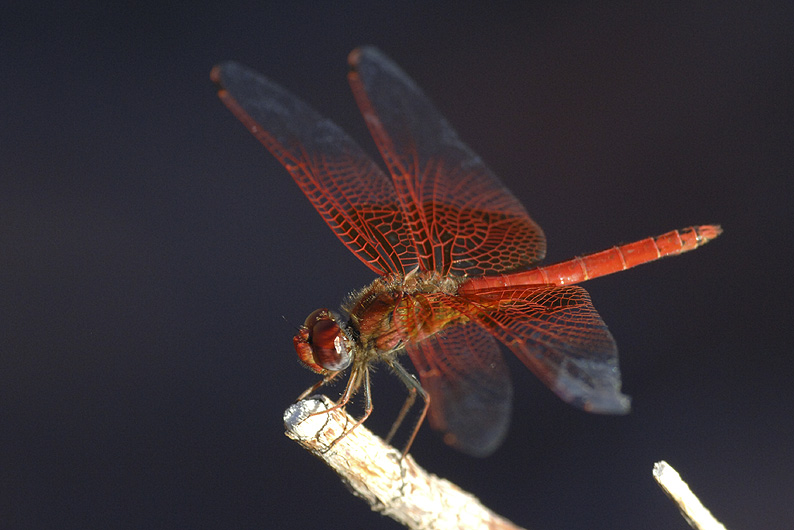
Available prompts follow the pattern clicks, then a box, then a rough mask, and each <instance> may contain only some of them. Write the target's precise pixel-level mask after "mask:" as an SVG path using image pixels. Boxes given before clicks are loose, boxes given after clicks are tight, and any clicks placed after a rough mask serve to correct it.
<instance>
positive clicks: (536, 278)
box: [459, 225, 722, 294]
mask: <svg viewBox="0 0 794 530" xmlns="http://www.w3.org/2000/svg"><path fill="white" fill-rule="evenodd" d="M721 233H722V229H721V228H720V227H719V225H701V226H690V227H689V228H684V229H681V230H672V231H670V232H667V233H665V234H662V235H660V236H656V237H648V238H645V239H641V240H639V241H635V242H633V243H626V244H624V245H618V246H615V247H612V248H610V249H607V250H602V251H601V252H596V253H594V254H588V255H586V256H581V257H576V258H573V259H571V260H568V261H563V262H562V263H556V264H554V265H547V266H543V267H536V268H534V269H530V270H528V271H524V272H516V273H512V274H503V275H499V276H484V277H479V278H472V279H470V280H468V281H467V282H465V283H464V284H463V285H461V287H460V290H459V292H460V293H462V294H465V293H473V292H476V291H480V290H482V289H492V288H504V287H518V286H522V285H538V284H554V285H572V284H576V283H581V282H583V281H586V280H591V279H593V278H598V277H599V276H606V275H607V274H612V273H613V272H619V271H622V270H626V269H630V268H631V267H636V266H637V265H642V264H643V263H648V262H651V261H655V260H657V259H659V258H663V257H665V256H674V255H677V254H681V253H683V252H688V251H690V250H694V249H696V248H698V247H700V246H703V245H705V244H706V243H708V242H709V241H711V240H712V239H714V238H715V237H717V236H718V235H720V234H721Z"/></svg>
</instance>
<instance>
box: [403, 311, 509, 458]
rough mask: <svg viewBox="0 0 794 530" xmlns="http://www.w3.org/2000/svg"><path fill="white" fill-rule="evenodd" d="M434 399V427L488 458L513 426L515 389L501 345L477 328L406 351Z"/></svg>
mask: <svg viewBox="0 0 794 530" xmlns="http://www.w3.org/2000/svg"><path fill="white" fill-rule="evenodd" d="M405 350H406V351H407V352H408V355H409V356H410V358H411V361H412V362H413V364H414V366H415V367H416V369H417V371H418V373H419V379H420V380H421V382H422V387H423V388H424V389H425V391H427V393H428V394H429V395H430V410H429V412H428V416H429V419H430V425H431V426H432V427H433V428H434V429H436V430H438V431H441V432H442V433H444V441H445V442H446V443H447V444H449V445H451V446H452V447H455V448H456V449H458V450H460V451H462V452H464V453H467V454H469V455H472V456H480V457H483V456H488V455H490V454H491V453H493V452H494V451H495V450H496V448H497V447H499V445H500V444H501V443H502V440H503V439H504V437H505V435H506V434H507V428H508V426H509V424H510V413H511V408H512V398H513V387H512V385H511V382H510V374H509V373H508V370H507V366H506V365H505V362H504V359H503V358H502V354H501V353H500V352H499V346H498V344H497V342H496V341H495V340H494V339H493V337H491V336H490V334H489V333H488V332H487V331H485V330H484V329H483V328H481V327H480V326H479V325H477V324H475V323H471V322H470V323H467V324H463V325H457V326H452V327H449V328H447V329H446V330H444V331H442V332H440V333H437V334H435V335H432V336H431V337H430V338H427V339H425V340H423V341H420V342H413V343H408V344H407V345H406V347H405Z"/></svg>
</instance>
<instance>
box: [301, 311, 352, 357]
mask: <svg viewBox="0 0 794 530" xmlns="http://www.w3.org/2000/svg"><path fill="white" fill-rule="evenodd" d="M294 342H295V349H296V350H297V352H298V357H299V358H300V359H301V361H303V363H304V364H305V365H306V366H307V367H308V368H309V369H311V370H314V371H315V372H319V373H322V372H325V371H331V372H338V371H340V370H344V369H345V368H347V367H348V366H350V362H351V361H352V360H353V352H352V344H351V341H350V339H349V338H348V337H347V335H346V334H345V332H344V331H343V330H342V328H341V327H340V326H339V324H338V322H337V320H336V318H335V317H334V315H333V314H332V313H331V312H330V311H328V310H327V309H318V310H317V311H315V312H314V313H312V314H311V315H309V317H308V318H307V319H306V323H305V324H304V327H303V328H302V329H301V331H300V332H299V333H298V334H297V335H296V336H295V339H294Z"/></svg>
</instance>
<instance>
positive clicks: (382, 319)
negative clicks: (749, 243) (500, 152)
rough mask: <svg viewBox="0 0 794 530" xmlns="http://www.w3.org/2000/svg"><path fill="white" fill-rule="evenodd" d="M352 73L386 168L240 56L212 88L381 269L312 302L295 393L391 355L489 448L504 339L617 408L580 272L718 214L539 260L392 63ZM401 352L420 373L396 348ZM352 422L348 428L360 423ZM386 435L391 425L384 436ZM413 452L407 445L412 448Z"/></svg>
mask: <svg viewBox="0 0 794 530" xmlns="http://www.w3.org/2000/svg"><path fill="white" fill-rule="evenodd" d="M349 63H350V73H349V75H348V78H349V81H350V85H351V87H352V89H353V94H354V95H355V98H356V101H357V103H358V106H359V108H360V109H361V112H362V114H363V115H364V119H365V120H366V123H367V126H368V127H369V130H370V133H371V134H372V137H373V138H374V140H375V143H376V144H377V147H378V149H379V151H380V154H381V156H382V157H383V160H384V162H385V165H386V168H387V169H388V171H389V173H390V175H391V178H388V177H387V176H386V175H385V173H384V172H383V171H382V170H381V169H380V167H379V166H378V165H377V164H376V163H375V162H373V161H372V159H371V158H370V157H369V156H367V155H366V154H365V153H364V151H363V150H362V149H361V148H360V147H359V146H358V145H357V144H356V143H355V142H354V141H353V140H352V139H351V138H350V137H349V136H348V135H347V134H345V133H344V132H343V131H342V130H341V129H340V128H339V127H337V126H336V125H335V124H333V123H332V122H330V121H329V120H327V119H325V118H323V117H322V116H320V115H319V114H318V113H317V112H316V111H315V110H313V109H312V108H311V107H309V106H308V105H307V104H306V103H304V102H303V101H301V100H300V99H298V98H297V97H295V96H294V95H292V94H291V93H289V92H288V91H287V90H285V89H284V88H282V87H280V86H279V85H277V84H275V83H273V82H272V81H270V80H268V79H266V78H265V77H263V76H261V75H259V74H257V73H256V72H254V71H252V70H249V69H248V68H246V67H244V66H242V65H239V64H236V63H233V62H229V63H224V64H221V65H219V66H216V67H215V68H214V69H213V70H212V74H211V76H212V79H213V81H214V82H215V83H216V84H217V85H218V87H219V92H218V94H219V96H220V98H221V100H222V101H223V102H224V103H225V104H226V106H227V107H228V108H229V109H230V110H231V111H232V112H233V113H234V114H235V116H237V118H238V119H240V121H242V122H243V124H245V126H246V127H247V128H248V130H249V131H250V132H251V133H253V135H254V136H256V137H257V138H258V139H259V141H260V142H262V143H263V144H264V146H265V147H266V148H267V149H268V150H269V151H270V152H271V153H272V154H273V155H274V156H275V157H276V158H277V159H278V160H279V162H281V163H282V164H283V165H284V167H285V168H286V169H287V171H289V173H290V174H291V175H292V177H293V178H294V179H295V182H297V184H298V186H300V188H301V190H303V192H304V193H305V194H306V197H308V199H309V200H310V201H311V203H312V204H313V205H314V207H315V208H316V209H317V211H318V212H319V213H320V215H321V216H322V217H323V219H325V222H326V223H328V225H329V226H330V227H331V230H332V231H333V232H334V233H335V234H336V235H337V237H338V238H339V239H340V240H341V241H342V242H343V243H344V244H345V245H346V246H347V248H348V249H350V251H351V252H353V253H354V254H355V255H356V256H357V257H358V258H359V259H360V260H361V261H363V262H364V264H366V265H367V267H369V268H370V269H371V270H372V271H373V272H375V273H377V274H378V275H379V276H380V277H379V278H378V279H376V280H375V281H374V282H372V284H370V285H368V286H366V287H364V288H363V289H361V290H359V291H358V292H356V293H354V294H353V295H351V296H350V297H349V299H348V300H347V301H346V302H345V303H344V304H343V315H344V316H340V315H338V314H336V313H334V312H332V311H330V310H328V309H319V310H317V311H315V312H313V313H312V314H311V315H309V317H308V318H307V319H306V323H305V325H304V326H303V327H301V329H300V331H299V332H298V334H297V335H296V336H295V339H294V344H295V349H296V350H297V353H298V356H299V358H300V360H301V361H302V363H303V364H304V365H306V366H307V367H308V368H309V369H311V370H313V371H314V372H316V373H318V374H320V375H322V376H323V379H322V380H321V381H319V382H318V383H317V384H316V385H314V386H312V387H311V388H310V389H308V390H307V391H306V392H304V394H303V395H302V396H301V398H303V397H305V396H307V395H309V394H311V393H312V392H314V391H315V390H317V389H318V388H319V387H321V386H323V385H325V384H327V383H329V382H330V381H332V380H334V379H336V378H337V376H339V375H340V374H341V373H342V372H343V371H345V370H347V369H348V368H350V378H349V380H348V382H347V386H346V387H345V390H344V392H343V393H342V396H341V398H340V399H339V400H338V402H337V407H342V406H344V405H346V404H347V403H348V402H349V401H350V400H351V398H352V397H353V395H354V394H355V393H356V391H357V390H359V389H363V393H364V402H365V403H364V413H363V416H362V418H361V419H360V421H359V423H358V424H360V423H361V422H363V421H364V420H365V419H366V418H367V417H368V416H369V414H370V413H371V411H372V399H371V395H370V366H371V364H372V363H374V362H383V363H385V364H387V365H388V366H390V367H391V368H392V369H393V371H394V372H395V373H396V374H397V376H398V377H399V378H400V379H401V380H402V381H403V382H404V383H405V385H406V386H407V387H408V389H409V400H408V401H407V402H406V406H404V407H403V411H402V412H401V413H400V416H399V417H398V421H397V422H395V427H393V428H392V433H391V434H393V433H394V430H395V429H396V426H397V425H398V424H399V422H400V421H401V419H402V417H404V415H405V412H406V410H408V408H410V406H411V404H412V403H413V399H414V398H415V397H416V396H417V395H419V396H420V397H421V398H422V399H423V400H424V408H423V411H422V415H421V417H420V419H419V421H418V422H417V425H416V427H415V429H414V431H413V433H412V435H411V437H410V439H409V441H408V446H410V444H411V442H412V441H413V438H414V436H415V435H416V431H417V430H418V428H419V424H421V422H422V420H423V419H424V417H425V415H427V416H428V417H429V419H430V424H431V425H432V426H433V427H434V428H435V429H437V430H439V431H441V432H442V433H444V440H445V441H446V442H447V443H448V444H449V445H451V446H453V447H455V448H457V449H459V450H461V451H463V452H465V453H468V454H471V455H475V456H486V455H488V454H490V453H492V452H493V451H494V450H495V449H496V448H497V447H498V446H499V444H500V443H501V442H502V440H503V438H504V436H505V434H506V431H507V427H508V424H509V421H510V414H511V406H512V385H511V382H510V378H509V375H508V371H507V367H506V364H505V361H504V359H503V358H502V355H501V353H500V351H499V347H498V343H497V341H498V342H501V343H503V344H504V345H505V346H507V347H508V348H510V350H512V351H513V353H514V354H515V355H516V356H517V357H518V358H519V359H520V360H521V361H522V362H523V363H524V364H526V365H527V367H528V368H529V369H530V370H531V371H532V372H533V373H534V374H535V375H536V376H537V377H538V378H540V380H541V381H543V382H544V383H545V384H546V385H547V386H548V387H549V388H550V389H551V390H552V391H554V392H555V393H556V394H557V395H558V396H559V397H560V398H562V399H563V400H564V401H566V402H568V403H570V404H572V405H574V406H577V407H580V408H582V409H584V410H586V411H589V412H597V413H606V414H624V413H626V412H628V410H629V406H630V400H629V398H628V397H627V396H625V395H624V394H622V393H621V391H620V387H621V380H620V371H619V368H618V354H617V346H616V345H615V340H614V339H613V338H612V335H611V334H610V332H609V330H608V329H607V326H606V324H604V322H603V320H601V317H600V316H599V314H598V312H596V310H595V308H594V307H593V304H592V302H591V301H590V297H589V295H588V294H587V291H585V290H584V289H583V288H581V287H578V286H575V285H574V284H576V283H580V282H582V281H584V280H589V279H592V278H596V277H598V276H603V275H605V274H610V273H612V272H616V271H621V270H625V269H627V268H629V267H634V266H635V265H639V264H641V263H647V262H649V261H653V260H656V259H658V258H661V257H663V256H669V255H674V254H680V253H682V252H687V251H689V250H692V249H695V248H697V247H699V246H701V245H703V244H705V243H707V242H708V241H710V240H712V239H714V238H715V237H717V236H718V235H719V234H720V232H721V229H720V227H719V226H717V225H703V226H695V227H690V228H685V229H683V230H673V231H672V232H668V233H666V234H663V235H661V236H658V237H650V238H647V239H643V240H641V241H637V242H635V243H629V244H626V245H620V246H616V247H613V248H610V249H608V250H605V251H603V252H598V253H595V254H590V255H587V256H583V257H576V258H574V259H572V260H570V261H566V262H563V263H558V264H556V265H550V266H543V267H538V266H536V267H534V268H529V267H530V266H533V265H535V264H536V263H537V262H539V261H541V260H542V259H543V257H544V255H545V253H546V240H545V237H544V235H543V231H542V230H541V229H540V227H539V226H538V225H537V224H536V223H535V222H534V221H533V220H532V219H531V218H530V217H529V215H528V214H527V212H526V210H524V207H523V206H522V205H521V203H520V202H519V201H518V199H516V198H515V196H513V194H512V193H511V192H510V191H509V190H508V189H507V188H506V187H505V186H504V184H502V182H500V181H499V179H498V178H497V177H496V176H495V175H494V174H493V173H491V171H490V170H489V169H488V168H487V167H486V166H485V164H484V163H483V161H482V160H481V159H480V157H479V156H477V155H476V154H475V153H474V152H472V151H471V149H469V148H468V147H467V146H466V145H465V144H464V143H463V142H462V141H461V140H460V139H459V138H458V135H457V133H456V132H455V131H454V130H453V129H452V127H451V126H450V125H449V123H447V121H446V119H444V118H443V117H442V116H441V114H440V113H439V112H438V110H436V108H435V107H434V106H433V104H432V103H431V102H430V100H429V99H428V98H427V97H426V96H425V95H424V93H422V91H421V90H420V89H419V88H418V87H417V86H416V84H415V83H414V81H413V80H412V79H410V78H409V77H408V76H407V75H406V74H405V73H404V72H403V71H402V70H400V68H399V67H398V66H397V65H396V64H395V63H393V62H392V61H391V60H390V59H388V58H387V57H386V56H385V55H383V54H382V53H381V52H380V51H378V50H377V49H375V48H371V47H365V48H360V49H357V50H354V51H353V52H352V53H351V54H350V56H349ZM403 352H405V353H407V354H408V357H409V358H410V359H411V361H412V362H413V364H414V366H415V367H416V369H417V371H418V374H419V380H420V381H421V384H420V382H419V381H417V380H416V379H415V378H414V377H413V376H412V375H411V374H410V373H409V372H408V371H406V370H405V368H403V367H402V365H400V363H399V362H398V360H397V357H398V356H399V355H400V354H401V353H403ZM358 424H356V425H358ZM391 434H390V437H391ZM405 450H406V451H407V450H408V447H406V449H405Z"/></svg>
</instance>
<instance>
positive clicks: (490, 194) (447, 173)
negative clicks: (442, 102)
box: [348, 47, 546, 276]
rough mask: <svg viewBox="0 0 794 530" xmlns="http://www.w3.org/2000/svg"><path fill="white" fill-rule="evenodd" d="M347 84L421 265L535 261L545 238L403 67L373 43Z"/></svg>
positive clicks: (492, 267) (485, 270)
mask: <svg viewBox="0 0 794 530" xmlns="http://www.w3.org/2000/svg"><path fill="white" fill-rule="evenodd" d="M349 62H350V65H351V68H352V70H351V72H350V74H349V76H348V77H349V80H350V84H351V86H352V88H353V93H354V94H355V96H356V101H357V102H358V105H359V108H360V109H361V112H362V113H363V114H364V117H365V119H366V121H367V125H368V127H369V130H370V133H371V134H372V136H373V138H374V139H375V143H376V144H377V146H378V149H379V150H380V152H381V155H382V156H383V158H384V160H385V162H386V166H387V167H388V169H389V171H390V173H391V175H392V179H393V181H394V186H395V188H396V189H397V193H398V196H399V200H400V204H401V205H402V207H403V208H404V211H405V217H406V220H407V221H408V225H409V227H410V231H411V234H412V236H413V240H414V243H415V245H416V253H417V256H418V259H419V264H420V267H421V268H422V269H423V270H435V271H439V272H441V273H443V274H447V273H451V274H456V275H463V274H468V275H470V276H479V275H483V274H497V273H502V272H507V271H511V270H515V269H520V268H524V267H526V266H527V265H529V264H531V263H534V262H536V261H539V260H541V259H542V258H543V256H544V255H545V249H546V247H545V238H544V236H543V232H542V231H541V229H540V227H539V226H538V225H537V224H535V222H534V221H532V219H530V217H529V215H528V214H527V212H526V211H525V210H524V207H523V206H522V205H521V204H520V203H519V202H518V200H517V199H516V198H515V197H514V196H513V194H512V193H511V192H510V191H509V190H508V189H507V188H505V186H504V185H503V184H502V183H501V182H500V181H499V179H498V178H497V177H496V176H495V175H494V174H493V173H491V171H490V170H489V169H488V168H487V167H486V166H485V164H484V163H483V161H482V160H481V159H480V157H479V156H477V155H476V154H475V153H473V152H472V151H471V149H469V148H468V147H467V146H466V145H465V144H464V143H463V142H462V141H461V140H460V139H459V138H458V135H457V133H456V132H455V131H454V130H453V129H452V127H451V126H450V125H449V123H447V121H446V119H444V117H443V116H441V114H440V113H439V112H438V110H436V108H435V107H434V106H433V104H432V103H431V102H430V100H429V99H428V98H427V97H426V96H425V95H424V93H423V92H422V91H421V90H420V89H419V88H418V87H417V86H416V84H414V82H413V80H411V79H410V78H409V77H408V76H407V75H406V74H405V73H404V72H403V71H402V70H400V68H399V67H398V66H397V65H396V64H394V63H393V62H392V61H391V60H389V59H388V58H387V57H386V56H384V55H383V54H381V53H380V52H379V51H378V50H376V49H374V48H370V47H366V48H360V49H357V50H354V51H353V52H352V53H351V54H350V58H349Z"/></svg>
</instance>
